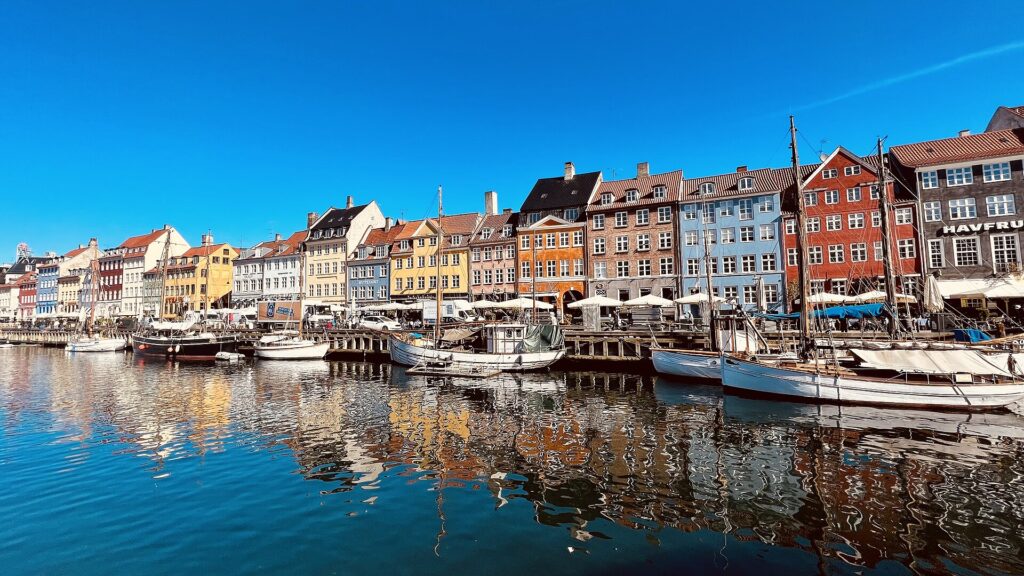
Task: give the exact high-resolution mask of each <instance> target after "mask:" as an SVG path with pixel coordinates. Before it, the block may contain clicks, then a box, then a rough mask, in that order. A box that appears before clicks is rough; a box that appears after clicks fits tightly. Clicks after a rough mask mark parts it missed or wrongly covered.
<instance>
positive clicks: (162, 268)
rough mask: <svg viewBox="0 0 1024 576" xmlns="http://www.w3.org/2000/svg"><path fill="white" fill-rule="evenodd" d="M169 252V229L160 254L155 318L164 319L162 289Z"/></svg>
mask: <svg viewBox="0 0 1024 576" xmlns="http://www.w3.org/2000/svg"><path fill="white" fill-rule="evenodd" d="M170 252H171V231H170V230H168V231H167V239H165V240H164V250H163V254H161V255H160V305H159V306H158V307H157V310H156V319H157V320H163V319H164V290H165V289H166V286H167V258H168V256H170Z"/></svg>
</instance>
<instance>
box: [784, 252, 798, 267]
mask: <svg viewBox="0 0 1024 576" xmlns="http://www.w3.org/2000/svg"><path fill="white" fill-rule="evenodd" d="M798 258H799V253H798V252H797V250H796V248H786V266H796V265H797V264H798V260H797V259H798Z"/></svg>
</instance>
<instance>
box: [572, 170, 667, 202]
mask: <svg viewBox="0 0 1024 576" xmlns="http://www.w3.org/2000/svg"><path fill="white" fill-rule="evenodd" d="M682 182H683V171H682V170H675V171H673V172H665V173H663V174H651V175H650V176H641V177H639V178H630V179H628V180H605V181H603V182H601V185H600V186H598V187H597V193H596V194H594V198H593V200H592V201H591V202H590V206H588V207H587V210H588V211H591V212H593V211H597V210H606V209H607V210H611V209H613V208H621V207H622V206H624V205H627V204H626V190H636V191H637V192H638V199H637V201H636V202H630V203H629V204H628V206H643V205H650V204H665V203H673V202H677V201H678V200H679V190H680V188H681V187H682ZM655 186H664V187H665V197H664V198H655V197H654V187H655ZM605 193H611V194H612V196H613V200H612V203H611V204H601V196H603V195H604V194H605Z"/></svg>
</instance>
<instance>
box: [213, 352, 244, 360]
mask: <svg viewBox="0 0 1024 576" xmlns="http://www.w3.org/2000/svg"><path fill="white" fill-rule="evenodd" d="M213 359H214V360H220V361H222V362H241V361H243V360H245V354H242V353H240V352H217V353H216V354H214V355H213Z"/></svg>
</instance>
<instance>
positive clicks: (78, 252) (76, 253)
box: [64, 246, 89, 258]
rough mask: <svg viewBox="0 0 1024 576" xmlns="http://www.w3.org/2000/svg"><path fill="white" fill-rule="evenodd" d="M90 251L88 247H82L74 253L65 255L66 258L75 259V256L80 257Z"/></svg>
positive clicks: (73, 251)
mask: <svg viewBox="0 0 1024 576" xmlns="http://www.w3.org/2000/svg"><path fill="white" fill-rule="evenodd" d="M88 249H89V247H88V246H82V247H80V248H75V249H74V250H72V251H70V252H68V253H67V254H65V255H64V257H65V258H74V257H75V256H78V255H79V254H81V253H82V252H85V251H86V250H88Z"/></svg>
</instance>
